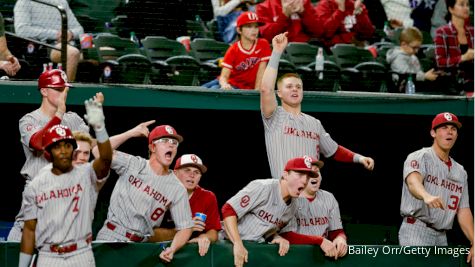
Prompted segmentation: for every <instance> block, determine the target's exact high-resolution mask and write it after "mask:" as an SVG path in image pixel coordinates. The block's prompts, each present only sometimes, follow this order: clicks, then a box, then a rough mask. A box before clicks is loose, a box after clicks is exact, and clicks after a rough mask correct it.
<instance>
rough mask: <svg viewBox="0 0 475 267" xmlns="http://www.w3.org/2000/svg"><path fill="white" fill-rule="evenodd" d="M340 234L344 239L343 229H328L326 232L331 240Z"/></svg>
mask: <svg viewBox="0 0 475 267" xmlns="http://www.w3.org/2000/svg"><path fill="white" fill-rule="evenodd" d="M340 235H341V236H342V237H344V238H345V239H346V234H345V231H343V229H337V230H334V231H329V232H328V239H330V240H331V241H333V240H334V239H335V238H337V237H338V236H340Z"/></svg>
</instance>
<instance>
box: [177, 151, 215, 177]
mask: <svg viewBox="0 0 475 267" xmlns="http://www.w3.org/2000/svg"><path fill="white" fill-rule="evenodd" d="M186 166H193V167H195V168H198V169H200V171H201V173H202V174H203V173H205V172H206V170H208V168H206V166H205V165H203V161H201V159H200V157H198V156H197V155H195V154H185V155H182V156H181V157H179V158H178V159H177V160H176V163H175V170H178V169H180V168H183V167H186Z"/></svg>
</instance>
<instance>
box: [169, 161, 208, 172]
mask: <svg viewBox="0 0 475 267" xmlns="http://www.w3.org/2000/svg"><path fill="white" fill-rule="evenodd" d="M188 166H191V167H195V168H198V169H200V171H201V173H202V174H203V173H205V172H206V171H207V170H208V168H206V166H205V165H201V164H196V163H185V164H183V165H180V167H178V168H175V170H179V169H181V168H184V167H188Z"/></svg>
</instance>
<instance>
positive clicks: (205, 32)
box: [186, 20, 214, 39]
mask: <svg viewBox="0 0 475 267" xmlns="http://www.w3.org/2000/svg"><path fill="white" fill-rule="evenodd" d="M186 32H187V35H188V36H190V37H191V39H195V38H211V39H213V38H214V36H213V32H211V31H210V30H209V29H208V27H207V26H206V24H205V23H204V22H203V21H201V20H200V21H197V20H186Z"/></svg>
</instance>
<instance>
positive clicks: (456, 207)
mask: <svg viewBox="0 0 475 267" xmlns="http://www.w3.org/2000/svg"><path fill="white" fill-rule="evenodd" d="M460 127H462V124H461V123H460V122H459V120H458V118H457V116H455V115H454V114H452V113H449V112H443V113H440V114H438V115H437V116H435V118H434V119H433V121H432V128H431V131H430V135H431V136H432V138H433V139H434V142H433V144H432V146H431V147H425V148H422V149H420V150H418V151H415V152H413V153H411V154H409V155H408V156H407V158H406V161H405V162H404V172H403V179H404V183H403V189H402V197H401V211H400V212H401V216H402V217H403V221H402V225H401V228H400V229H399V243H400V245H405V246H406V245H409V246H436V245H437V246H446V245H447V237H446V231H447V230H450V229H452V224H453V221H454V218H455V216H456V215H457V221H458V223H459V225H460V228H461V229H462V231H463V233H464V234H465V236H466V237H467V239H468V240H470V243H471V244H472V248H471V249H470V254H469V256H468V259H469V260H470V259H472V257H473V226H474V225H473V216H472V212H471V210H470V204H469V197H468V187H467V172H466V171H465V169H464V168H463V166H462V165H460V164H459V163H457V162H456V161H455V160H454V159H453V158H451V157H450V155H449V153H450V150H451V149H452V147H453V146H454V144H455V142H456V141H457V137H458V131H459V130H460Z"/></svg>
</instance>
